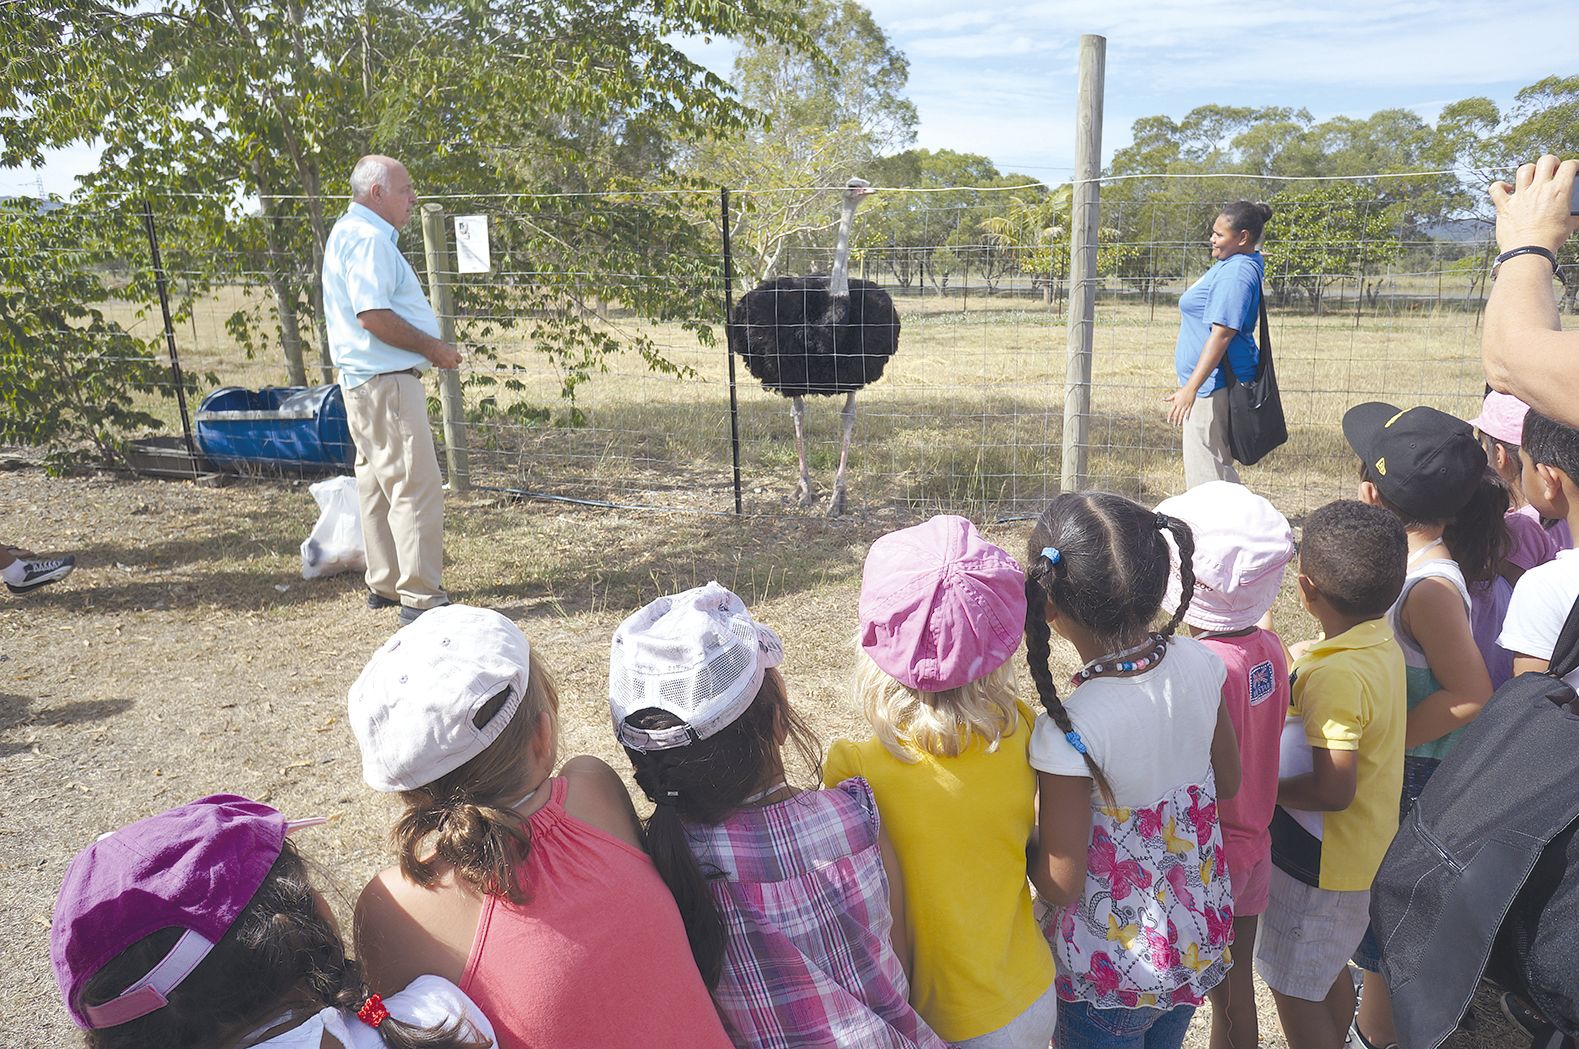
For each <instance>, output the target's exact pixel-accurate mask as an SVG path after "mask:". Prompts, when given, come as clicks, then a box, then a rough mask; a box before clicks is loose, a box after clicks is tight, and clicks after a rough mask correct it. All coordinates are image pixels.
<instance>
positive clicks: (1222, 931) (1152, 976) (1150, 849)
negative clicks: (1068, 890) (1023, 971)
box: [1030, 638, 1233, 1009]
mask: <svg viewBox="0 0 1579 1049" xmlns="http://www.w3.org/2000/svg"><path fill="white" fill-rule="evenodd" d="M1223 676H1224V670H1223V665H1222V662H1221V661H1220V660H1219V659H1218V658H1217V657H1216V656H1215V655H1213V654H1212V653H1211V652H1210V651H1209V650H1208V649H1206V647H1205V646H1203V645H1201V644H1200V643H1199V642H1196V641H1193V640H1190V639H1188V638H1175V639H1173V640H1172V641H1171V642H1170V643H1169V645H1168V653H1167V655H1166V656H1165V657H1164V658H1163V660H1162V662H1161V663H1160V664H1159V665H1158V666H1157V667H1156V668H1155V669H1152V670H1148V671H1146V672H1145V673H1143V674H1137V675H1135V676H1134V677H1129V678H1114V677H1099V678H1094V679H1092V680H1090V681H1087V682H1086V683H1085V684H1083V685H1081V686H1080V687H1079V688H1077V689H1076V690H1075V691H1074V692H1073V693H1072V694H1071V695H1070V696H1069V698H1068V699H1067V701H1066V702H1065V704H1064V705H1065V707H1066V709H1067V710H1068V711H1069V717H1070V721H1071V722H1072V723H1073V725H1074V727H1075V731H1076V732H1078V733H1079V734H1080V737H1081V740H1082V742H1084V744H1085V746H1086V748H1087V751H1088V752H1089V754H1090V755H1091V757H1092V758H1093V759H1095V761H1096V763H1097V765H1098V767H1100V768H1101V769H1102V772H1103V775H1104V776H1106V777H1107V778H1108V780H1109V782H1110V784H1111V786H1112V788H1113V793H1114V800H1115V801H1116V802H1117V807H1110V806H1108V805H1106V804H1105V803H1104V802H1103V800H1102V798H1101V797H1100V795H1098V794H1097V793H1096V791H1095V788H1094V785H1093V792H1092V800H1091V844H1090V847H1089V851H1088V852H1087V862H1086V884H1085V892H1084V894H1083V895H1082V897H1081V899H1080V900H1078V901H1076V902H1075V903H1074V904H1072V905H1071V906H1068V907H1063V908H1059V909H1056V910H1052V911H1050V912H1049V913H1048V915H1047V918H1046V920H1045V921H1044V924H1043V932H1044V933H1045V934H1046V935H1047V939H1048V941H1049V942H1050V943H1051V944H1052V948H1053V955H1054V957H1055V958H1056V959H1057V963H1058V981H1057V984H1056V986H1057V988H1058V996H1059V997H1060V998H1062V999H1063V1000H1065V1001H1071V1002H1073V1001H1084V1002H1089V1003H1091V1004H1092V1005H1095V1006H1097V1007H1098V1008H1102V1009H1134V1008H1140V1007H1153V1008H1159V1009H1169V1008H1172V1007H1174V1006H1177V1005H1199V1004H1201V1002H1202V1001H1204V1000H1205V998H1206V992H1207V991H1209V990H1210V989H1211V988H1213V987H1215V986H1216V985H1217V984H1218V983H1219V982H1221V980H1222V979H1223V977H1224V976H1226V975H1227V972H1228V967H1229V964H1230V957H1229V951H1228V944H1229V941H1230V939H1231V933H1232V926H1233V900H1232V897H1231V895H1230V892H1229V884H1228V871H1227V869H1226V867H1225V865H1224V859H1223V857H1224V851H1223V838H1222V830H1221V828H1220V826H1219V824H1218V818H1217V784H1216V780H1215V779H1214V777H1213V775H1212V763H1211V744H1212V736H1213V734H1214V732H1215V730H1216V726H1217V715H1218V709H1219V707H1220V705H1221V703H1222V683H1223ZM1030 762H1031V765H1032V766H1034V767H1035V768H1036V769H1037V770H1039V771H1041V772H1047V773H1050V774H1052V775H1059V776H1088V775H1089V774H1090V773H1089V771H1088V769H1087V768H1086V764H1085V760H1084V759H1083V758H1082V757H1081V756H1080V754H1079V753H1078V752H1077V751H1076V750H1075V748H1074V747H1073V746H1072V745H1071V744H1070V743H1069V742H1068V740H1066V739H1065V737H1064V734H1063V733H1062V732H1061V731H1059V729H1058V727H1057V726H1056V725H1054V724H1053V722H1052V721H1051V719H1049V718H1048V717H1047V716H1046V715H1045V714H1043V715H1041V716H1039V717H1038V718H1037V719H1036V728H1035V730H1034V731H1033V733H1032V735H1031V746H1030Z"/></svg>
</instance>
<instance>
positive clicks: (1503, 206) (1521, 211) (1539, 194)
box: [1491, 154, 1579, 254]
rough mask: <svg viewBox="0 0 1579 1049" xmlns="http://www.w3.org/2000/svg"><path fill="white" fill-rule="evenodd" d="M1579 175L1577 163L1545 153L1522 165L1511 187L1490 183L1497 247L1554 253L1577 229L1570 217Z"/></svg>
mask: <svg viewBox="0 0 1579 1049" xmlns="http://www.w3.org/2000/svg"><path fill="white" fill-rule="evenodd" d="M1576 176H1579V160H1565V161H1563V162H1562V163H1561V164H1559V163H1558V162H1557V158H1556V157H1554V156H1552V155H1551V154H1547V155H1546V156H1544V157H1542V158H1541V159H1540V160H1538V161H1536V162H1535V163H1533V164H1525V165H1523V166H1521V167H1520V168H1519V170H1518V173H1517V174H1516V175H1514V177H1513V181H1514V185H1512V186H1509V185H1508V184H1507V183H1506V182H1493V183H1492V184H1491V202H1492V203H1493V204H1495V205H1496V206H1497V248H1498V250H1499V251H1512V250H1513V249H1514V248H1522V247H1525V246H1534V247H1540V248H1545V249H1546V250H1547V251H1550V252H1553V253H1554V254H1555V253H1556V251H1557V249H1559V248H1561V247H1562V246H1563V244H1564V243H1566V242H1567V240H1568V238H1569V237H1571V236H1573V234H1574V231H1575V230H1579V216H1576V215H1572V214H1570V212H1571V211H1572V210H1573V202H1574V196H1573V193H1574V179H1575V177H1576Z"/></svg>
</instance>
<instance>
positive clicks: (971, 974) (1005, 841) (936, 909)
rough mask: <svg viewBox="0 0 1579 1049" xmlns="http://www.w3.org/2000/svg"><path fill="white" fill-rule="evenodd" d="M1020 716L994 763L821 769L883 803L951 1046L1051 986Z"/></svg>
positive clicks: (851, 761) (837, 762)
mask: <svg viewBox="0 0 1579 1049" xmlns="http://www.w3.org/2000/svg"><path fill="white" fill-rule="evenodd" d="M1019 708H1020V722H1019V724H1018V725H1017V726H1016V729H1015V732H1014V734H1013V735H1012V736H1008V737H1006V738H1005V739H1003V740H1002V741H1001V742H1000V743H999V744H998V748H997V749H996V750H994V751H992V752H990V753H989V752H988V750H987V748H986V746H985V745H984V744H983V743H982V742H981V741H980V740H979V739H978V740H975V741H973V742H972V743H971V745H970V746H969V747H968V748H966V750H965V751H964V752H963V753H961V754H960V755H959V756H958V757H952V758H935V757H932V756H930V755H925V754H923V755H919V758H920V760H919V761H917V762H916V763H915V764H914V765H907V764H905V763H904V762H902V761H899V760H898V759H897V758H895V757H894V756H893V755H892V754H890V753H888V751H887V750H886V749H885V748H884V747H883V745H882V743H880V742H879V741H878V740H876V739H868V740H865V741H863V742H860V743H856V742H852V741H850V740H844V739H842V740H839V741H838V742H836V743H834V744H833V746H832V748H830V750H829V752H828V759H827V761H826V762H824V764H823V780H824V782H826V783H827V784H828V785H829V786H833V785H834V784H837V783H841V782H843V781H844V780H847V779H849V778H850V777H852V776H864V777H865V778H866V781H867V782H868V783H870V784H871V786H872V793H873V794H874V795H875V796H876V797H877V808H878V812H879V814H880V815H881V817H882V822H883V828H884V830H886V831H887V832H888V840H889V841H890V842H891V843H892V844H893V847H894V852H895V854H896V855H897V856H898V859H899V868H900V870H901V871H902V872H903V875H904V881H905V924H906V931H907V932H908V933H909V936H910V944H911V957H912V959H913V962H912V965H911V972H910V1004H911V1005H912V1006H914V1007H915V1010H916V1012H918V1013H920V1014H921V1017H922V1019H924V1020H926V1022H927V1023H928V1024H929V1025H931V1027H932V1029H933V1030H934V1031H936V1032H937V1033H938V1035H939V1036H940V1037H942V1038H943V1040H944V1041H947V1042H960V1041H964V1040H965V1039H967V1038H974V1037H976V1036H977V1035H982V1034H987V1033H988V1032H990V1031H996V1030H997V1029H998V1028H1000V1027H1003V1026H1005V1025H1006V1024H1008V1023H1009V1022H1010V1021H1011V1020H1013V1019H1014V1018H1015V1017H1017V1016H1019V1015H1020V1014H1021V1013H1023V1012H1024V1011H1025V1010H1026V1009H1027V1008H1029V1007H1030V1005H1031V1003H1032V1002H1034V1001H1036V999H1037V998H1038V997H1040V996H1041V995H1042V994H1044V993H1045V992H1046V991H1047V989H1048V987H1050V986H1051V985H1052V982H1053V956H1052V952H1051V951H1050V950H1048V947H1047V940H1046V939H1045V938H1044V937H1043V936H1042V932H1041V930H1040V929H1039V928H1037V925H1036V919H1035V918H1034V917H1033V916H1032V914H1031V889H1030V883H1029V882H1028V881H1027V880H1026V858H1025V846H1026V842H1027V841H1029V840H1030V837H1031V832H1032V829H1033V828H1034V827H1035V826H1036V771H1035V770H1034V769H1032V768H1031V766H1030V764H1029V762H1027V761H1026V750H1027V748H1028V747H1029V746H1030V743H1031V725H1032V723H1033V721H1034V718H1033V717H1032V715H1031V711H1030V710H1029V709H1028V708H1027V707H1026V706H1025V705H1024V704H1023V703H1022V704H1020V705H1019ZM1395 804H1396V799H1395Z"/></svg>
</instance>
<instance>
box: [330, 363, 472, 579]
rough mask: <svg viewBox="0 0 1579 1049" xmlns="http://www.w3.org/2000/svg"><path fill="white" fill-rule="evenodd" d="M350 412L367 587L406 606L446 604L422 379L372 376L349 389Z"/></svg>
mask: <svg viewBox="0 0 1579 1049" xmlns="http://www.w3.org/2000/svg"><path fill="white" fill-rule="evenodd" d="M345 414H346V421H347V422H348V423H349V424H350V428H351V440H352V441H353V442H355V444H356V491H357V495H358V496H359V497H360V499H361V503H362V538H363V541H364V542H365V543H366V545H367V588H368V589H369V590H371V591H372V592H373V593H375V594H379V595H381V596H383V597H398V598H399V599H400V603H401V604H402V605H405V606H407V607H409V608H433V607H435V606H436V605H442V604H444V603H445V602H446V601H447V600H449V598H448V597H447V596H446V595H445V593H444V588H443V587H442V586H441V585H440V584H439V578H440V576H441V574H442V572H443V568H444V488H443V482H442V480H441V479H440V477H439V457H438V454H437V453H436V452H435V451H434V448H433V430H432V429H431V428H430V427H429V426H428V397H427V393H426V392H425V391H424V390H423V388H422V380H421V379H419V378H417V377H416V376H415V375H412V374H410V373H408V372H393V373H390V374H386V375H375V376H373V378H371V379H369V380H368V381H367V382H365V383H363V384H362V385H360V386H357V387H354V388H353V389H350V390H346V391H345Z"/></svg>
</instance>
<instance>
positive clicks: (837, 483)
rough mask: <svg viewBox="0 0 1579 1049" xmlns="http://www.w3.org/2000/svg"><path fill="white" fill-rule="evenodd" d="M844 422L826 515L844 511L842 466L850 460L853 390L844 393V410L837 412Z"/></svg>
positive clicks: (853, 403) (853, 408) (853, 415)
mask: <svg viewBox="0 0 1579 1049" xmlns="http://www.w3.org/2000/svg"><path fill="white" fill-rule="evenodd" d="M839 419H840V421H841V422H843V423H844V439H843V441H841V442H840V444H839V472H838V473H836V474H834V475H833V499H832V500H830V501H829V503H828V516H829V517H838V516H839V515H840V514H842V513H844V468H845V466H846V465H847V464H848V463H849V461H850V435H851V434H852V433H854V432H855V391H854V390H851V391H850V392H849V393H847V394H845V395H844V410H843V411H841V412H840V413H839Z"/></svg>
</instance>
